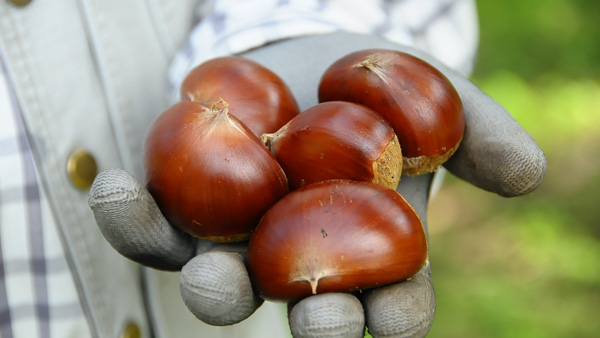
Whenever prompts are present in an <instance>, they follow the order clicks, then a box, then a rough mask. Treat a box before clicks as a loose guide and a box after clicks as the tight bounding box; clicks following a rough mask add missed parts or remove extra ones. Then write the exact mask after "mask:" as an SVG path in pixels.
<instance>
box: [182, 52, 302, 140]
mask: <svg viewBox="0 0 600 338" xmlns="http://www.w3.org/2000/svg"><path fill="white" fill-rule="evenodd" d="M180 95H181V99H182V100H184V101H194V102H200V103H202V104H204V105H210V104H212V103H213V102H216V101H218V100H219V99H221V98H222V99H224V100H225V101H227V102H228V103H229V112H230V114H232V115H233V116H235V117H237V118H238V119H240V120H241V121H242V122H243V123H244V124H245V125H246V126H247V127H248V128H250V130H252V131H253V132H254V134H255V135H256V136H258V137H260V135H262V134H264V133H273V132H275V131H277V130H278V129H279V128H281V127H282V126H283V125H284V124H286V123H287V122H288V121H289V120H291V119H292V118H293V117H294V116H296V115H298V113H299V112H300V108H299V107H298V103H297V102H296V99H295V98H294V96H293V95H292V92H291V90H290V89H289V88H288V86H287V85H286V84H285V83H284V81H283V80H282V79H281V78H280V77H279V76H278V75H277V74H275V73H274V72H272V71H271V70H269V69H268V68H266V67H264V66H262V65H261V64H259V63H257V62H255V61H252V60H250V59H247V58H244V57H242V56H224V57H218V58H214V59H211V60H208V61H206V62H204V63H202V64H200V65H198V66H196V67H195V68H193V69H192V70H191V71H190V72H189V73H188V74H187V76H186V78H185V79H184V80H183V82H182V84H181V90H180Z"/></svg>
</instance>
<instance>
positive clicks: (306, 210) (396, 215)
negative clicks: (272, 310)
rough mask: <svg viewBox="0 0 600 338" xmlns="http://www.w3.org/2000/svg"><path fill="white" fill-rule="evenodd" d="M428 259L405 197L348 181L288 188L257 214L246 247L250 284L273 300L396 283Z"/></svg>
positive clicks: (422, 235) (422, 234)
mask: <svg viewBox="0 0 600 338" xmlns="http://www.w3.org/2000/svg"><path fill="white" fill-rule="evenodd" d="M426 258H427V240H426V236H425V232H424V230H423V226H422V223H421V221H420V219H419V216H418V215H417V213H416V212H415V211H414V209H413V208H412V207H411V206H410V205H409V204H408V203H407V202H406V201H405V200H404V198H402V196H400V195H399V194H398V193H397V192H396V191H395V190H392V189H388V188H385V187H382V186H381V185H378V184H374V183H369V182H359V181H350V180H329V181H322V182H318V183H313V184H311V185H308V186H306V187H303V188H300V189H298V190H295V191H293V192H291V193H289V194H288V195H286V196H285V197H284V198H282V199H281V200H280V201H279V202H277V203H276V204H275V205H274V206H273V207H272V208H271V209H269V210H268V211H267V213H266V214H265V215H264V216H263V218H262V220H261V221H260V223H259V225H258V227H257V228H256V230H255V232H254V234H253V235H252V237H251V239H250V243H249V246H248V269H249V273H250V277H251V280H252V282H253V286H254V289H255V291H256V292H258V294H259V295H260V296H261V297H263V298H265V299H267V300H272V301H290V300H296V299H300V298H303V297H306V296H309V295H311V294H314V293H325V292H343V291H356V290H361V289H367V288H371V287H376V286H380V285H385V284H389V283H393V282H397V281H401V280H404V279H406V278H409V277H411V276H413V275H414V274H416V273H417V272H418V271H419V270H420V269H421V267H422V266H423V265H424V264H425V261H426Z"/></svg>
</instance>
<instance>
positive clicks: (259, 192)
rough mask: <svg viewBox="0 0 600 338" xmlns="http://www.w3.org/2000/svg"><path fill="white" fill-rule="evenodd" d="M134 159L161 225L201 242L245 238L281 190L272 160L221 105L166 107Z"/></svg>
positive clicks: (284, 190) (280, 177)
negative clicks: (140, 157)
mask: <svg viewBox="0 0 600 338" xmlns="http://www.w3.org/2000/svg"><path fill="white" fill-rule="evenodd" d="M142 155H143V161H144V162H143V164H144V169H145V179H146V186H147V188H148V190H149V191H150V193H151V194H152V196H153V197H154V198H155V200H156V202H157V204H158V206H159V207H160V209H161V211H162V213H163V214H164V215H165V217H166V218H167V220H169V222H170V223H171V224H172V225H174V226H176V227H178V228H180V229H181V230H183V231H185V232H187V233H189V234H191V235H193V236H196V237H199V238H203V239H208V240H213V241H219V242H231V241H242V240H246V239H248V237H250V234H251V232H252V231H253V230H254V228H255V227H256V225H257V224H258V221H259V220H260V218H261V217H262V215H263V214H264V212H265V211H266V210H267V209H268V208H269V207H271V206H272V205H273V204H274V203H275V202H276V201H278V200H279V199H280V198H281V197H283V196H284V195H285V194H287V193H288V191H289V188H288V184H287V179H286V177H285V173H284V172H283V170H282V169H281V167H280V166H279V164H278V163H277V161H276V160H275V158H274V157H273V155H272V154H271V153H270V152H269V151H268V149H267V148H266V147H265V146H264V145H263V144H262V143H261V142H260V140H259V138H258V137H257V136H256V135H254V134H253V133H252V132H251V131H250V130H249V129H248V128H246V126H245V125H244V124H243V123H241V122H240V121H239V120H238V119H237V118H235V116H233V115H230V114H228V112H227V108H226V107H219V108H218V107H217V106H216V105H215V106H213V107H212V108H207V107H204V106H202V105H200V104H197V103H194V102H188V101H182V102H179V103H177V104H175V105H173V106H171V107H170V108H169V109H167V110H166V111H165V112H163V113H162V114H161V115H160V116H159V117H158V118H157V120H156V121H155V122H154V123H153V124H152V126H151V128H150V129H149V130H148V133H147V135H146V140H145V143H144V148H143V154H142Z"/></svg>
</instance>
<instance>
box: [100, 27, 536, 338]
mask: <svg viewBox="0 0 600 338" xmlns="http://www.w3.org/2000/svg"><path fill="white" fill-rule="evenodd" d="M366 48H389V49H397V50H402V51H405V52H408V53H411V54H413V55H415V56H418V57H420V58H422V59H425V60H427V61H428V62H430V63H431V64H433V65H434V66H435V67H436V68H438V69H439V70H441V71H442V72H443V73H444V74H446V76H447V77H448V78H449V79H450V80H451V81H452V83H453V84H454V86H455V87H456V89H457V90H458V92H459V93H460V95H461V98H462V100H463V104H464V109H465V115H466V133H465V136H464V139H463V141H462V144H461V146H460V148H459V149H458V151H457V152H456V153H455V154H454V156H453V157H452V158H451V159H450V161H449V162H448V163H447V164H446V165H445V167H446V168H447V169H448V170H449V171H450V172H451V173H453V174H454V175H456V176H458V177H460V178H462V179H464V180H465V181H468V182H470V183H472V184H474V185H476V186H478V187H480V188H482V189H485V190H488V191H491V192H494V193H497V194H499V195H501V196H507V197H508V196H519V195H523V194H526V193H529V192H531V191H533V190H534V189H535V188H537V187H538V186H539V184H540V183H541V181H542V178H543V176H544V174H545V171H546V159H545V156H544V154H543V152H542V151H541V149H540V148H539V147H538V146H537V144H536V143H535V141H534V140H533V139H532V138H531V137H530V136H529V134H527V132H526V131H525V130H523V129H522V128H521V126H519V124H518V123H517V122H515V121H514V120H513V118H512V117H511V116H510V115H509V113H508V112H506V111H505V110H504V109H503V108H502V107H501V106H500V105H499V104H498V103H496V102H495V101H494V100H493V99H491V98H490V97H489V96H487V95H486V94H485V93H483V92H482V91H481V90H479V89H478V88H477V87H476V86H475V85H474V84H472V83H471V82H470V81H468V80H467V79H466V78H465V77H463V76H462V75H460V74H458V73H457V72H455V71H452V70H450V69H448V68H447V67H445V66H444V65H442V64H441V63H440V62H439V61H436V60H435V59H433V58H432V57H430V56H427V55H426V54H424V53H422V52H419V51H417V50H412V49H408V48H405V47H402V46H398V45H396V44H393V43H391V42H388V41H384V40H381V39H379V38H376V37H371V36H360V35H353V34H349V33H335V34H328V35H322V36H312V37H303V38H297V39H291V40H285V41H281V42H277V43H273V44H270V45H267V46H265V47H262V48H258V49H255V50H252V51H250V52H248V53H245V56H246V57H248V58H251V59H254V60H256V61H258V62H259V63H261V64H263V65H264V66H266V67H267V68H269V69H271V70H273V71H274V72H275V73H277V74H278V75H279V76H281V77H282V78H283V80H284V81H285V82H286V83H287V84H288V85H289V86H290V88H291V89H292V92H293V93H294V95H295V97H296V99H297V100H298V103H299V105H300V108H301V110H304V109H307V108H309V107H311V106H313V105H315V104H317V88H318V83H319V80H320V77H321V75H322V74H323V73H324V71H325V69H326V68H327V67H329V65H331V64H332V63H333V62H334V61H335V60H337V59H338V58H340V57H342V56H344V55H346V54H348V53H350V52H353V51H357V50H361V49H366ZM433 176H434V175H433V174H428V175H422V176H414V177H406V176H405V177H403V178H402V180H401V181H400V185H399V186H398V192H399V193H400V194H402V195H403V196H404V197H405V198H406V200H407V201H408V202H409V203H411V204H412V205H413V207H414V208H415V210H416V211H417V213H419V215H420V216H421V219H422V220H423V223H424V226H425V228H426V218H425V212H426V209H427V201H428V198H429V191H430V186H431V182H432V179H433ZM89 203H90V206H91V207H92V209H93V211H94V214H95V216H96V220H97V223H98V226H99V227H100V229H101V230H102V232H103V233H104V235H105V237H106V239H107V240H108V241H109V242H110V243H111V244H112V245H113V247H114V248H115V249H116V250H118V251H119V252H121V253H122V254H123V255H125V256H127V257H129V258H131V259H133V260H135V261H137V262H139V263H141V264H144V265H148V266H151V267H156V268H160V269H173V270H177V269H179V268H181V267H183V268H182V271H181V283H180V286H181V295H182V297H183V300H184V302H185V303H186V304H187V306H188V308H189V309H190V310H191V311H192V312H193V313H194V314H195V315H196V316H197V317H198V318H199V319H201V320H202V321H204V322H206V323H209V324H212V325H229V324H234V323H237V322H240V321H242V320H244V319H245V318H247V317H248V316H250V315H251V314H252V313H253V312H254V310H255V309H256V308H257V307H258V306H260V304H261V303H262V300H261V299H260V298H258V297H257V296H256V295H255V294H254V293H253V292H252V287H251V283H250V280H249V278H248V274H247V272H246V269H245V266H244V259H245V247H244V244H238V245H217V244H211V243H208V242H206V241H195V240H192V239H191V238H189V236H187V235H185V234H183V233H181V232H179V231H178V230H176V229H174V228H172V227H171V226H170V225H169V224H168V223H167V221H166V220H165V219H164V217H163V216H162V215H161V214H160V212H159V211H158V208H157V207H156V204H155V203H154V201H153V199H152V197H151V196H150V194H149V193H148V191H147V190H146V189H145V188H144V187H142V186H141V185H140V184H139V183H138V182H137V181H135V179H133V178H132V177H131V176H130V175H129V174H127V173H126V172H124V171H122V170H108V171H104V172H102V173H100V175H99V176H98V177H97V178H96V181H95V182H94V185H93V186H92V189H91V191H90V198H89ZM426 230H427V228H426ZM434 313H435V296H434V291H433V285H432V283H431V272H430V266H429V264H427V265H426V266H425V267H424V268H423V269H422V270H421V271H420V272H419V273H418V274H417V275H416V276H414V277H413V278H411V279H410V280H407V281H403V282H399V283H396V284H393V285H388V286H383V287H379V288H375V289H371V290H366V291H364V292H363V293H360V294H357V295H354V294H348V293H331V294H322V295H315V296H310V297H308V298H305V299H303V300H301V301H300V302H298V303H294V304H289V305H288V315H289V324H290V328H291V331H292V334H293V335H294V336H295V337H362V336H363V335H364V332H365V325H366V326H367V327H368V328H369V333H370V334H371V335H373V336H374V337H424V336H425V335H426V334H427V332H428V331H429V328H430V326H431V323H432V320H433V316H434Z"/></svg>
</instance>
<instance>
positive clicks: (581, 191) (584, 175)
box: [428, 0, 600, 338]
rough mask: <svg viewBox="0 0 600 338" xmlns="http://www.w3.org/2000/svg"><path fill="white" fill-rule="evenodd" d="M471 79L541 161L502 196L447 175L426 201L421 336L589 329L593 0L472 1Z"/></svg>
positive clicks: (594, 144)
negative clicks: (428, 292)
mask: <svg viewBox="0 0 600 338" xmlns="http://www.w3.org/2000/svg"><path fill="white" fill-rule="evenodd" d="M478 6H479V9H478V10H479V16H480V17H479V19H480V26H481V37H480V56H479V59H478V63H477V66H476V70H475V73H474V76H473V81H474V82H475V83H476V84H477V85H478V86H480V87H481V88H482V89H483V90H484V91H486V92H487V93H489V94H490V95H491V96H492V97H493V98H495V99H496V100H497V101H498V102H500V103H501V104H502V105H503V106H504V107H506V108H507V109H508V110H509V111H510V112H511V113H512V115H513V116H514V118H515V119H516V120H517V121H518V122H519V123H521V125H523V126H524V128H525V129H526V130H527V131H528V132H529V133H530V134H531V135H532V136H533V137H534V138H535V139H536V140H537V142H538V143H539V145H540V146H541V148H542V149H543V150H544V152H545V154H546V156H547V159H548V172H547V174H546V178H545V180H544V182H543V184H542V185H541V186H540V188H539V189H538V190H537V191H535V192H534V193H532V194H530V195H527V196H524V197H518V198H508V199H507V198H502V197H499V196H496V195H494V194H491V193H488V192H484V191H481V190H479V189H477V188H475V187H474V186H472V185H470V184H467V183H465V182H462V181H460V180H458V179H457V178H455V177H453V176H451V175H448V177H447V179H446V181H445V183H444V185H443V186H442V189H441V190H440V192H439V194H438V195H437V197H436V198H435V199H434V200H433V201H432V203H431V205H430V208H429V229H430V250H431V251H430V257H431V264H432V269H433V280H434V285H435V288H436V296H437V313H436V318H435V320H434V323H433V326H432V328H431V331H430V335H429V336H428V337H430V338H437V337H444V338H452V337H511V338H513V337H540V338H551V337H600V221H599V219H600V170H599V169H598V166H599V165H600V62H599V61H600V1H597V0H529V1H522V0H504V1H494V0H483V1H478Z"/></svg>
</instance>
